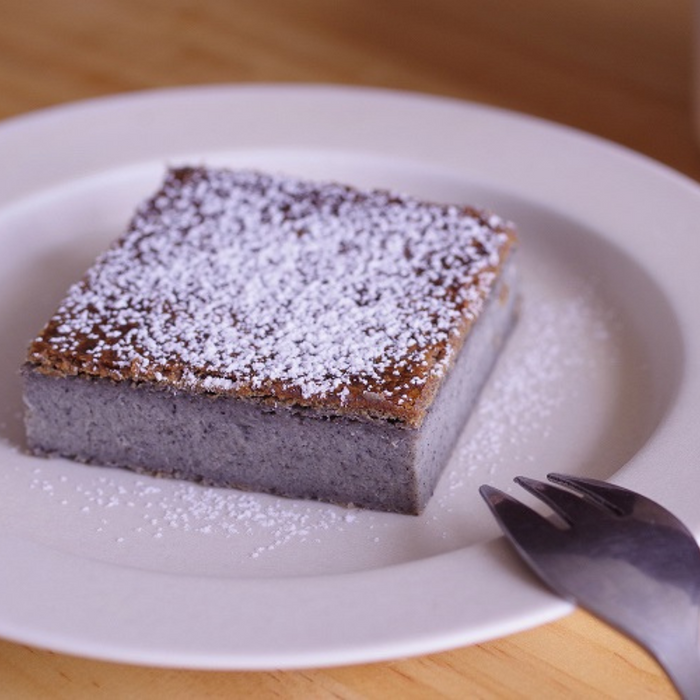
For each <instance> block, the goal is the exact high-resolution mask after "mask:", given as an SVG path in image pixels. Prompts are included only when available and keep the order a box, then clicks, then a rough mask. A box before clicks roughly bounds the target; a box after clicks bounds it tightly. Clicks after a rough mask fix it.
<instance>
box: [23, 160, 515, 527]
mask: <svg viewBox="0 0 700 700" xmlns="http://www.w3.org/2000/svg"><path fill="white" fill-rule="evenodd" d="M515 244H516V234H515V231H514V229H513V227H512V226H511V225H510V224H507V223H506V222H504V221H502V220H501V219H500V218H498V217H497V216H494V215H491V214H488V213H485V212H482V211H479V210H476V209H471V208H464V207H462V206H454V205H442V204H434V203H430V202H423V201H419V200H417V199H415V198H412V197H409V196H404V195H399V194H395V193H392V192H387V191H383V190H361V189H357V188H353V187H349V186H344V185H340V184H334V183H322V184H318V183H314V182H308V181H305V180H301V179H296V178H292V177H287V176H276V175H268V174H263V173H259V172H252V171H235V170H228V169H214V168H205V167H193V168H176V169H171V170H169V171H168V173H167V175H166V178H165V180H164V182H163V184H162V186H161V188H160V189H159V191H158V192H157V193H156V194H155V195H153V196H152V197H151V198H150V199H148V200H147V201H146V202H145V203H144V204H143V205H142V206H141V207H140V208H139V209H138V210H137V211H136V213H135V215H134V217H133V219H132V221H131V223H130V225H129V226H128V228H127V231H126V233H125V234H124V235H123V236H122V237H121V238H120V239H119V240H118V241H117V242H116V243H115V244H114V245H113V246H112V247H111V248H110V249H109V250H107V251H106V252H105V253H104V254H102V255H101V256H100V257H99V258H98V260H97V261H96V262H95V263H94V265H93V266H92V267H91V268H90V270H88V272H87V274H86V275H85V277H84V278H83V279H82V280H81V281H79V282H78V283H76V284H75V285H74V286H73V287H72V288H71V289H70V290H69V291H68V293H67V296H66V298H65V299H64V300H63V302H62V303H61V304H60V307H59V309H58V310H57V312H56V314H55V315H54V316H53V317H52V318H51V319H50V320H49V322H48V323H47V325H46V326H45V328H44V329H43V330H42V331H41V333H40V335H39V336H38V337H37V338H36V339H35V340H34V341H33V342H32V343H31V346H30V347H29V350H28V355H27V360H26V363H25V364H24V366H23V369H22V373H23V377H24V400H25V406H26V418H25V422H26V430H27V441H28V447H29V449H30V451H32V452H33V453H35V454H40V455H60V456H64V457H69V458H72V459H76V460H79V461H82V462H87V463H92V464H99V465H104V466H114V467H125V468H129V469H132V470H135V471H137V472H143V473H148V474H153V475H167V476H172V477H176V478H180V479H187V480H193V481H198V482H202V483H205V484H209V485H214V486H219V487H235V488H240V489H247V490H255V491H262V492H268V493H272V494H278V495H283V496H289V497H295V498H306V499H318V500H322V501H328V502H332V503H337V504H346V505H351V504H352V505H355V506H357V507H363V508H370V509H376V510H382V511H393V512H397V513H413V514H418V513H420V512H421V511H422V510H423V508H424V507H425V505H426V503H427V502H428V500H429V498H430V496H431V494H432V493H433V490H434V488H435V486H436V483H437V481H438V478H439V476H440V474H441V472H442V471H443V469H444V467H445V464H446V462H447V460H448V458H449V456H450V452H451V451H452V449H453V446H454V444H455V442H456V440H457V437H458V436H459V433H460V431H461V430H462V428H463V426H464V424H465V421H466V419H467V417H468V415H469V413H470V411H471V409H472V407H473V406H474V403H475V401H476V398H477V395H478V393H479V390H480V389H481V387H482V386H483V384H484V382H485V380H486V378H487V377H488V375H489V372H490V370H491V368H492V366H493V365H494V362H495V360H496V358H497V356H498V353H499V351H500V349H501V347H502V345H503V343H504V341H505V339H506V337H507V335H508V332H509V330H510V328H511V326H512V324H513V321H514V318H515V316H516V312H517V299H518V295H517V291H516V276H515V267H514V264H513V253H514V250H515Z"/></svg>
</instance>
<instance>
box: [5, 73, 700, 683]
mask: <svg viewBox="0 0 700 700" xmlns="http://www.w3.org/2000/svg"><path fill="white" fill-rule="evenodd" d="M0 153H2V154H3V173H4V175H3V178H2V183H1V184H0V328H1V329H2V331H1V333H0V368H1V369H0V396H2V401H1V403H0V434H1V436H2V438H3V442H2V445H0V562H2V566H0V635H2V636H4V637H6V638H8V639H13V640H18V641H21V642H26V643H30V644H35V645H40V646H43V647H48V648H51V649H55V650H58V651H63V652H69V653H74V654H80V655H85V656H91V657H98V658H104V659H113V660H120V661H128V662H137V663H146V664H155V665H165V666H184V667H194V668H220V669H253V668H292V667H303V666H321V665H329V664H344V663H353V662H365V661H373V660H380V659H388V658H394V657H398V656H404V655H411V654H421V653H426V652H431V651H436V650H441V649H446V648H450V647H454V646H457V645H465V644H470V643H473V642H480V641H483V640H486V639H489V638H492V637H495V636H499V635H504V634H507V633H510V632H514V631H516V630H520V629H524V628H526V627H529V626H533V625H537V624H541V623H544V622H546V621H548V620H552V619H554V618H557V617H559V616H561V615H562V614H564V613H566V612H567V611H568V610H569V609H570V608H569V606H568V605H567V604H565V603H563V602H561V601H559V600H557V599H556V598H554V597H553V596H551V595H550V594H548V593H547V592H545V591H544V590H543V589H542V588H541V587H540V586H539V585H538V584H537V583H535V582H534V581H533V579H531V578H530V577H529V576H528V575H527V574H526V573H525V572H524V570H523V569H522V568H521V566H520V565H519V564H518V563H517V562H516V561H515V559H514V557H513V556H512V555H511V552H510V551H509V550H508V549H507V547H506V546H505V545H504V544H503V542H502V541H501V540H500V539H498V538H497V534H498V533H497V527H496V525H495V523H494V522H493V521H492V520H491V517H490V515H489V514H488V512H487V509H486V507H485V505H484V504H483V503H482V502H481V501H480V498H479V496H478V495H477V487H478V486H479V485H480V484H481V483H484V482H490V483H494V484H496V485H498V486H501V487H504V488H510V486H509V485H510V482H511V478H512V476H514V475H515V474H518V473H525V474H529V475H533V476H543V475H544V474H545V473H546V472H547V471H550V470H557V471H564V472H571V473H574V474H588V475H593V476H598V477H613V478H614V479H615V480H616V481H618V482H620V483H624V484H626V485H629V486H632V487H636V488H638V489H639V490H641V491H643V492H645V493H647V494H649V495H651V496H653V497H656V498H658V499H659V500H660V501H662V502H664V503H665V504H666V505H668V506H670V507H671V508H672V509H674V510H675V511H676V512H677V513H678V514H679V515H680V516H681V517H683V518H685V520H686V521H687V522H688V524H689V525H690V527H691V528H692V529H693V530H694V531H696V532H697V531H698V530H700V511H699V510H698V509H697V508H696V503H697V501H698V499H699V498H700V478H698V475H697V472H696V467H697V464H696V462H697V456H698V455H699V454H700V431H698V430H697V423H698V403H697V401H698V399H699V398H700V376H699V372H698V362H697V360H698V357H699V353H698V344H699V343H700V324H699V322H698V316H697V299H699V298H700V275H698V274H697V263H698V260H699V259H700V257H699V254H700V235H698V233H699V232H698V222H700V191H699V190H698V188H697V187H696V186H695V185H694V184H692V183H691V182H689V181H687V180H686V179H684V178H682V177H681V176H679V175H677V174H674V173H672V172H670V171H669V170H667V169H665V168H663V167H661V166H659V165H657V164H654V163H652V162H650V161H648V160H646V159H644V158H642V157H640V156H637V155H635V154H632V153H629V152H627V151H624V150H622V149H620V148H618V147H615V146H613V145H610V144H608V143H603V142H601V141H599V140H596V139H594V138H591V137H588V136H585V135H582V134H580V133H576V132H573V131H571V130H568V129H565V128H562V127H558V126H554V125H552V124H547V123H543V122H541V121H538V120H534V119H531V118H527V117H523V116H520V115H515V114H508V113H504V112H501V111H497V110H493V109H488V108H484V107H480V106H476V105H471V104H465V103H463V102H457V101H452V100H446V99H439V98H432V97H426V96H419V95H411V94H401V93H395V92H385V91H374V90H361V89H348V88H333V87H321V86H316V87H311V86H246V87H225V86H221V87H206V88H195V89H180V90H166V91H158V92H149V93H144V94H136V95H128V96H121V97H116V98H110V99H103V100H97V101H91V102H86V103H81V104H77V105H73V106H67V107H62V108H58V109H53V110H49V111H45V112H42V113H38V114H33V115H29V116H26V117H22V118H19V119H15V120H11V121H8V122H5V123H4V124H3V125H2V126H0ZM191 162H196V163H200V162H205V163H209V164H229V165H231V166H254V167H260V168H265V169H272V170H277V171H284V172H289V173H292V174H298V175H305V176H310V177H314V178H324V179H325V178H332V179H339V180H343V181H347V182H350V183H354V184H358V185H373V186H390V187H393V188H397V189H400V190H405V191H409V192H411V193H414V194H417V195H421V196H425V197H429V198H434V199H438V200H445V201H447V200H449V201H456V202H468V203H474V204H478V205H481V206H486V207H490V208H493V209H495V210H496V211H498V212H499V213H501V214H503V215H505V216H507V217H510V218H512V219H514V220H515V221H516V222H517V223H518V224H519V226H520V229H521V233H522V248H521V267H522V272H523V278H524V288H525V306H524V313H523V318H522V321H521V323H520V325H519V327H518V329H517V331H516V333H515V335H514V337H513V339H512V342H511V343H510V345H509V347H508V349H507V352H506V353H505V355H504V356H503V358H502V359H501V361H500V363H499V365H498V367H497V370H496V372H495V374H494V376H493V377H492V381H491V382H490V384H489V385H488V387H487V389H486V391H485V393H484V395H483V397H482V401H481V403H480V407H479V411H478V412H477V414H476V415H475V417H474V419H473V420H472V421H471V423H470V425H469V427H468V429H467V431H466V433H465V435H464V437H463V439H462V441H461V443H460V445H459V447H458V449H457V451H456V453H455V456H454V458H453V460H452V463H451V465H450V468H449V470H448V472H447V473H446V474H445V476H444V478H443V479H442V481H441V484H440V487H439V490H438V493H437V494H436V496H435V497H434V499H433V501H432V503H431V505H430V507H429V509H428V511H427V513H425V515H423V516H421V517H419V518H411V517H406V516H393V515H382V514H377V513H368V512H359V511H358V512H348V511H344V510H342V509H339V508H335V507H330V506H326V505H318V504H309V503H300V502H294V501H284V500H278V499H274V498H270V497H265V496H256V495H242V494H239V493H235V492H225V491H218V490H214V489H203V488H199V487H195V486H189V485H183V484H180V483H177V482H171V481H164V480H152V479H148V478H144V477H139V476H136V475H133V474H130V473H128V472H115V471H111V470H102V469H98V468H94V467H92V468H91V467H84V466H81V465H77V464H73V463H71V462H68V461H63V460H52V461H46V460H40V459H36V458H31V457H28V456H26V455H24V454H23V453H22V440H23V437H22V427H21V417H20V413H21V398H20V387H19V381H18V378H17V374H16V370H17V367H18V366H19V365H20V363H21V361H22V358H23V353H24V348H25V346H26V343H27V341H28V340H29V339H30V338H31V337H32V335H33V334H35V333H36V332H37V331H38V329H39V328H40V326H41V325H42V324H43V322H44V320H45V319H46V318H47V316H48V315H49V314H50V313H51V312H52V311H53V309H54V307H55V305H56V303H57V302H58V300H59V298H60V297H61V296H62V294H63V292H64V290H65V288H66V287H67V285H68V284H69V283H70V282H71V281H73V280H74V279H76V278H77V277H78V276H79V275H80V274H81V273H82V271H83V270H84V269H85V267H86V266H87V265H88V264H89V262H90V261H91V259H92V258H93V256H94V255H95V254H96V253H97V252H98V251H99V250H101V249H102V248H103V247H104V246H106V245H107V243H108V242H109V241H110V240H111V239H113V238H114V237H115V236H116V235H117V234H118V233H119V232H120V230H121V229H122V228H123V226H124V225H125V222H126V220H127V219H128V217H129V214H130V211H131V209H132V207H133V206H134V205H135V204H136V202H138V201H139V200H140V199H141V198H143V197H145V196H147V195H148V194H149V193H150V192H151V190H152V189H153V188H154V187H155V186H156V184H157V182H158V181H159V179H160V177H161V175H162V172H163V169H164V167H165V164H166V163H170V164H179V163H191Z"/></svg>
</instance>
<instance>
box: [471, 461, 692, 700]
mask: <svg viewBox="0 0 700 700" xmlns="http://www.w3.org/2000/svg"><path fill="white" fill-rule="evenodd" d="M547 479H548V480H549V481H551V482H552V483H553V484H556V486H555V485H552V484H548V483H545V482H542V481H537V480H535V479H530V478H527V477H523V476H519V477H516V478H515V482H516V483H517V484H519V485H520V486H522V487H523V488H525V489H526V490H527V491H529V492H530V493H531V494H533V495H534V496H536V497H537V498H538V499H540V500H541V501H543V502H544V503H546V504H547V505H548V506H549V507H550V508H551V509H552V510H553V511H554V514H555V517H553V518H552V517H551V516H550V517H549V518H548V517H545V516H543V515H540V514H539V513H537V512H536V511H534V510H532V509H531V508H530V507H528V506H526V505H524V504H523V503H521V502H520V501H518V500H516V499H515V498H513V497H511V496H509V495H508V494H506V493H504V492H503V491H500V490H499V489H497V488H494V487H493V486H488V485H484V486H482V487H481V488H480V489H479V491H480V493H481V495H482V496H483V498H484V500H485V501H486V503H487V504H488V506H489V507H490V509H491V511H492V513H493V514H494V516H495V518H496V520H497V521H498V523H499V525H500V526H501V529H502V530H503V532H504V533H505V535H506V537H507V539H508V540H510V542H511V543H512V544H513V545H514V547H515V549H516V550H517V552H518V553H519V554H520V556H521V557H522V558H523V559H524V560H525V562H526V563H527V564H528V565H529V566H530V567H531V568H532V569H533V570H534V572H535V573H536V574H537V575H538V576H539V577H540V578H541V579H542V580H543V581H544V583H545V584H547V585H548V586H549V587H550V588H551V589H553V590H554V591H555V592H556V593H558V594H559V595H560V596H562V597H563V598H565V599H567V600H569V601H571V602H573V603H576V604H578V605H580V606H581V607H582V608H584V609H585V610H588V611H589V612H591V613H592V614H593V615H595V616H596V617H598V618H600V619H601V620H604V621H605V622H607V623H608V624H610V625H612V626H613V627H615V628H617V629H618V630H620V631H621V632H623V633H624V634H626V635H627V636H629V637H631V638H632V639H634V640H635V641H637V642H638V643H639V644H640V645H641V646H642V647H644V648H645V649H646V650H647V651H648V652H649V653H650V654H651V655H652V656H653V657H654V658H655V659H656V660H657V661H658V662H659V664H660V665H661V666H662V668H664V670H665V671H666V673H667V674H668V676H669V678H670V679H671V681H672V683H673V684H674V686H675V687H676V690H677V691H678V692H679V693H680V694H681V696H682V697H684V698H689V699H690V698H693V699H696V698H700V651H699V649H698V629H699V624H700V548H699V547H698V544H697V542H696V541H695V538H694V537H693V535H692V533H691V532H690V531H689V530H688V529H687V528H686V527H685V525H683V523H681V522H680V520H678V518H676V517H675V516H674V515H673V514H672V513H670V512H669V511H668V510H666V509H665V508H663V507H662V506H660V505H659V504H658V503H655V502H654V501H652V500H650V499H649V498H646V497H645V496H642V495H640V494H638V493H635V492H634V491H630V490H628V489H625V488H622V487H621V486H616V485H613V484H609V483H606V482H604V481H598V480H596V479H589V478H583V477H574V476H567V475H565V474H548V475H547ZM561 487H565V488H561ZM557 516H558V517H557Z"/></svg>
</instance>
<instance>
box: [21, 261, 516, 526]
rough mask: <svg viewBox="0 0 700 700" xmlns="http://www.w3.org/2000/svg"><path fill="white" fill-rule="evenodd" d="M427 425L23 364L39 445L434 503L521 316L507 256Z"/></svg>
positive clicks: (274, 486)
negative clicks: (62, 372)
mask: <svg viewBox="0 0 700 700" xmlns="http://www.w3.org/2000/svg"><path fill="white" fill-rule="evenodd" d="M494 292H495V293H494V294H493V295H492V297H491V298H490V300H489V301H488V303H487V305H486V306H485V308H484V309H483V313H482V314H481V316H480V318H479V320H478V321H477V322H476V323H475V324H474V325H473V327H472V329H471V332H470V334H469V337H468V338H467V340H466V342H465V344H464V346H463V348H462V349H461V352H460V354H459V356H458V358H457V359H456V361H455V363H454V364H453V366H452V368H451V371H450V372H449V374H448V376H447V378H446V379H445V381H444V383H443V384H442V385H441V387H440V390H439V392H438V394H437V397H436V399H435V401H434V402H433V403H432V405H431V407H430V409H429V410H428V412H427V415H426V418H425V420H424V421H423V423H422V425H421V426H420V427H411V426H408V425H406V424H405V423H402V422H401V421H396V420H388V419H378V418H372V417H368V416H365V415H360V416H355V417H349V416H347V415H339V414H337V413H335V412H333V411H331V412H328V411H323V410H321V409H319V408H312V407H300V406H290V405H289V404H287V403H282V402H280V403H277V404H272V403H270V402H266V401H260V400H257V399H255V398H251V397H238V396H231V395H222V394H206V393H202V392H188V391H182V390H179V389H175V388H167V387H163V386H161V385H158V384H149V383H147V382H133V381H114V380H112V379H110V378H105V377H91V376H87V375H68V376H64V377H60V376H57V375H55V374H47V373H45V372H42V371H40V370H39V369H38V368H37V367H36V366H35V365H32V364H26V365H25V367H24V368H23V376H24V383H25V392H24V396H25V406H26V426H27V437H28V443H29V446H30V449H32V450H33V451H34V452H35V453H37V454H50V455H60V456H64V457H70V458H73V459H77V460H79V461H83V462H87V463H95V464H101V465H105V466H115V467H126V468H129V469H133V470H135V471H138V472H144V473H149V474H155V475H164V476H171V477H176V478H181V479H188V480H192V481H198V482H202V483H206V484H211V485H214V486H224V487H236V488H243V489H249V490H255V491H263V492H268V493H273V494H277V495H281V496H290V497H295V498H306V499H317V500H322V501H329V502H333V503H339V504H344V505H349V504H353V505H356V506H359V507H363V508H371V509H375V510H381V511H390V512H397V513H406V514H418V513H420V512H422V510H423V509H424V508H425V506H426V504H427V502H428V500H429V498H430V496H431V494H432V493H433V491H434V489H435V485H436V483H437V481H438V479H439V476H440V474H441V473H442V470H443V469H444V466H445V463H446V462H447V459H448V457H449V455H450V452H451V451H452V449H453V446H454V443H455V441H456V440H457V438H458V436H459V434H460V431H461V430H462V428H463V426H464V423H465V421H466V419H467V416H468V415H469V413H470V411H471V409H472V407H473V405H474V403H475V402H476V399H477V396H478V393H479V391H480V389H481V387H482V386H483V384H484V382H485V381H486V379H487V377H488V376H489V372H490V370H491V368H492V366H493V364H494V362H495V361H496V358H497V357H498V354H499V351H500V349H501V347H502V346H503V344H504V343H505V340H506V337H507V335H508V333H509V332H510V329H511V327H512V325H513V323H514V320H515V317H516V314H517V306H518V295H517V280H516V276H515V268H514V264H513V262H512V261H510V262H509V263H508V264H507V265H506V266H505V268H504V270H503V274H502V275H501V277H500V279H499V282H498V285H497V287H496V288H495V290H494Z"/></svg>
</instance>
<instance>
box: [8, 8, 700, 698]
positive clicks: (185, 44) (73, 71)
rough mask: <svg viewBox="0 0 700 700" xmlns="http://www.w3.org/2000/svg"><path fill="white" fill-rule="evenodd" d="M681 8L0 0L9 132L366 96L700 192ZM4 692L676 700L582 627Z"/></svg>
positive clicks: (73, 671) (41, 662)
mask: <svg viewBox="0 0 700 700" xmlns="http://www.w3.org/2000/svg"><path fill="white" fill-rule="evenodd" d="M691 11H692V8H691V2H690V0H635V2H634V3H630V2H625V3H623V2H614V1H611V0H566V1H565V2H562V1H561V0H527V2H519V1H518V0H424V1H422V2H421V1H419V0H403V2H398V1H396V0H386V1H385V2H376V1H373V0H325V1H324V0H293V1H290V2H285V1H284V0H257V2H255V3H252V2H251V3H248V2H245V1H244V0H218V1H217V0H174V1H173V2H168V1H167V0H121V1H120V0H62V1H61V2H56V1H52V0H31V1H30V2H27V0H0V118H5V117H11V116H14V115H18V114H22V113H25V112H28V111H30V110H34V109H37V108H42V107H46V106H49V105H55V104H59V103H63V102H68V101H72V100H77V99H82V98H86V97H92V96H96V95H105V94H110V93H118V92H123V91H129V90H135V89H143V88H151V87H156V86H168V85H183V84H194V83H220V82H251V81H274V82H284V81H294V82H300V81H301V82H324V83H342V84H357V85H372V86H380V87H391V88H401V89H409V90H417V91H422V92H426V93H433V94H440V95H449V96H454V97H459V98H464V99H468V100H474V101H479V102H484V103H488V104H492V105H498V106H501V107H506V108H510V109H514V110H518V111H522V112H526V113H530V114H535V115H538V116H541V117H545V118H547V119H551V120H555V121H558V122H562V123H564V124H568V125H571V126H574V127H578V128H580V129H583V130H585V131H588V132H592V133H594V134H598V135H600V136H603V137H606V138H608V139H611V140H613V141H616V142H618V143H621V144H624V145H625V146H628V147H630V148H633V149H635V150H638V151H641V152H642V153H645V154H647V155H650V156H652V157H653V158H656V159H657V160H659V161H662V162H664V163H666V164H668V165H670V166H672V167H674V168H676V169H677V170H680V171H681V172H684V173H686V174H687V175H689V176H691V177H693V178H695V179H700V156H699V155H698V151H697V149H696V144H695V140H694V134H693V129H692V114H691V95H690V83H691V29H692V26H691ZM1 156H2V154H0V159H1ZM0 697H2V698H5V697H7V698H34V697H37V698H112V697H118V698H127V697H128V698H132V697H133V698H160V697H163V698H165V697H167V698H170V699H173V700H174V699H176V698H203V697H212V698H214V697H292V698H295V697H298V698H311V697H313V698H321V697H342V698H384V697H402V698H430V697H454V698H457V697H460V698H462V697H475V698H491V697H509V698H510V697H513V698H519V697H527V698H530V697H532V698H540V697H587V698H588V697H611V698H613V697H614V698H635V699H638V698H644V697H648V698H651V697H654V698H659V697H674V693H673V690H672V689H671V686H670V684H669V683H668V681H667V680H666V678H665V677H664V676H663V674H662V673H661V672H660V671H659V669H658V667H657V666H656V664H655V663H654V662H653V661H652V660H651V659H650V658H649V657H648V656H647V655H646V654H645V653H644V652H642V651H641V650H640V649H639V648H637V647H636V646H635V645H633V644H632V643H631V642H629V641H627V640H626V639H624V638H623V637H622V636H620V635H618V634H617V633H615V632H613V631H611V630H610V629H609V628H607V627H606V626H604V625H602V624H600V623H598V622H597V621H595V620H593V619H592V618H591V617H589V616H587V615H586V614H584V613H581V612H576V613H574V614H572V615H570V616H569V617H567V618H565V619H562V620H560V621H558V622H555V623H552V624H548V625H546V626H543V627H540V628H538V629H534V630H530V631H526V632H522V633H519V634H515V635H512V636H510V637H507V638H505V639H500V640H496V641H492V642H489V643H485V644H480V645H476V646H472V647H468V648H463V649H456V650H454V651H449V652H445V653H441V654H435V655H431V656H426V657H421V658H416V659H408V660H397V661H395V662H391V663H382V664H372V665H366V666H359V667H347V668H334V669H319V670H308V671H289V672H270V673H260V672H246V673H223V672H194V671H180V670H161V669H152V668H139V667H130V666H127V665H119V664H111V663H102V662H96V661H90V660H84V659H77V658H72V657H68V656H63V655H60V654H56V653H52V652H48V651H42V650H38V649H34V648H29V647H26V646H22V645H18V644H13V643H11V642H7V641H0Z"/></svg>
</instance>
